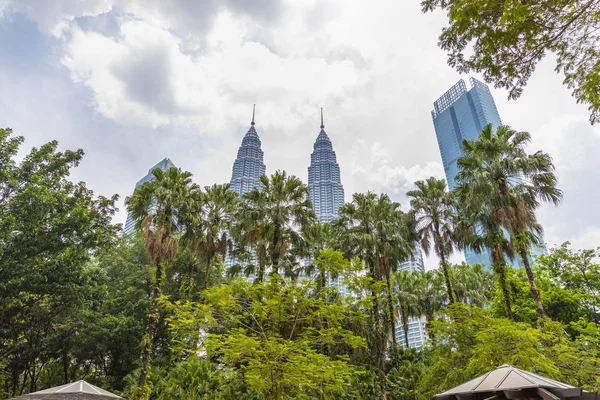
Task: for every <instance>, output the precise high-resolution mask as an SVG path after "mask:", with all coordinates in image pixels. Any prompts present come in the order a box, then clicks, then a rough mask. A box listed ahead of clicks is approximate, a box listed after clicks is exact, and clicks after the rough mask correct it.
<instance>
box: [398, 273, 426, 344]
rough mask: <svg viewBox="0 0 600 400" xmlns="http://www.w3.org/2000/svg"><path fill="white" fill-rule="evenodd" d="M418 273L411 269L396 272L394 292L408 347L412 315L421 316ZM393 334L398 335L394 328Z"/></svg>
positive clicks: (405, 342)
mask: <svg viewBox="0 0 600 400" xmlns="http://www.w3.org/2000/svg"><path fill="white" fill-rule="evenodd" d="M417 279H418V274H417V273H416V272H410V271H398V272H397V273H395V274H394V278H393V280H394V293H395V299H396V301H395V304H396V308H397V310H398V314H399V315H400V320H401V322H402V330H403V331H404V344H405V347H406V348H407V349H408V347H409V346H408V328H409V326H408V324H409V321H410V318H411V317H416V316H419V315H420V313H419V309H418V306H417V297H416V295H415V292H416V286H417V284H418V282H417ZM392 335H394V336H396V333H395V331H394V330H392Z"/></svg>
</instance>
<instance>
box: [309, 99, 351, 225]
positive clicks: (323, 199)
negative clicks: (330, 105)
mask: <svg viewBox="0 0 600 400" xmlns="http://www.w3.org/2000/svg"><path fill="white" fill-rule="evenodd" d="M313 149H314V150H313V152H312V154H311V155H310V166H309V167H308V192H309V199H310V201H311V203H312V205H313V209H314V210H315V214H316V215H317V218H318V219H319V221H321V222H323V223H324V222H331V221H333V220H335V219H336V218H337V215H338V210H339V208H340V207H341V206H343V205H344V187H343V186H342V182H341V179H340V166H339V164H338V163H337V159H336V156H335V151H333V145H332V144H331V140H329V137H328V136H327V133H325V125H323V109H321V131H320V132H319V135H318V136H317V140H316V141H315V144H314V147H313Z"/></svg>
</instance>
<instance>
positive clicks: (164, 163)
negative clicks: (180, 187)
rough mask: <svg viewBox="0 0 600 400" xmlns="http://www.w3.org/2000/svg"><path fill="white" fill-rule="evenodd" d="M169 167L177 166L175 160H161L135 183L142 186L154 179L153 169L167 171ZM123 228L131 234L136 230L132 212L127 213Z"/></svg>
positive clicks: (136, 185)
mask: <svg viewBox="0 0 600 400" xmlns="http://www.w3.org/2000/svg"><path fill="white" fill-rule="evenodd" d="M169 168H176V167H175V164H173V162H172V161H171V160H169V159H168V158H165V159H163V160H161V161H160V162H159V163H158V164H156V165H155V166H154V167H152V168H150V169H149V170H148V173H147V174H146V176H144V177H143V178H142V179H140V180H139V181H138V182H137V183H136V184H135V188H136V189H137V187H138V186H141V185H143V184H144V183H146V182H150V181H152V180H154V175H153V174H152V171H154V170H155V169H161V170H163V171H166V170H168V169H169ZM134 190H135V189H134ZM123 230H124V231H125V233H126V234H129V233H132V232H133V231H135V221H134V220H133V218H132V216H131V213H127V219H126V220H125V228H124V229H123Z"/></svg>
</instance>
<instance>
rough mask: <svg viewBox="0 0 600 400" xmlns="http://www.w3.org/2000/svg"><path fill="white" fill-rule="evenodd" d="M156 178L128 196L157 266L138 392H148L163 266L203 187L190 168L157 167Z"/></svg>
mask: <svg viewBox="0 0 600 400" xmlns="http://www.w3.org/2000/svg"><path fill="white" fill-rule="evenodd" d="M152 174H153V176H154V179H153V180H151V181H150V182H146V183H144V184H143V185H141V186H139V187H138V188H136V190H135V192H134V193H133V195H132V196H130V197H128V198H126V199H125V205H126V206H127V209H128V211H129V212H130V213H131V215H132V217H133V219H134V221H136V229H138V230H139V231H141V233H142V235H143V240H144V244H145V246H146V249H147V250H148V253H149V255H150V260H151V262H152V264H153V265H154V267H155V271H154V277H153V282H152V295H151V302H150V310H149V314H148V323H147V326H146V333H145V335H144V338H143V339H142V346H141V348H142V349H141V370H140V378H139V382H138V390H137V393H138V396H141V398H143V397H144V396H145V391H146V390H147V387H146V377H147V375H148V367H149V362H150V357H151V353H152V347H153V334H154V328H155V326H156V323H157V321H158V318H159V314H158V298H159V297H160V295H161V285H162V279H163V274H164V270H165V269H166V268H167V267H168V265H169V264H170V263H171V262H172V261H173V258H174V257H175V255H176V253H177V247H178V238H177V236H178V235H179V234H180V228H179V226H180V225H179V221H182V220H183V219H185V218H186V215H187V213H188V212H189V208H188V205H189V204H190V201H192V200H191V199H193V198H194V197H195V196H197V193H198V192H199V191H200V188H199V187H198V186H197V185H196V184H193V183H192V180H191V176H192V174H191V173H189V172H182V171H181V170H180V169H177V168H171V169H169V170H167V171H162V170H160V169H155V170H154V171H152Z"/></svg>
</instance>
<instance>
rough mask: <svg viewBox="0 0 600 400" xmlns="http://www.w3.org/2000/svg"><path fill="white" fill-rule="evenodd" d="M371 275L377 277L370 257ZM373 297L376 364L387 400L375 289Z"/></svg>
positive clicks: (382, 347) (383, 352) (383, 342)
mask: <svg viewBox="0 0 600 400" xmlns="http://www.w3.org/2000/svg"><path fill="white" fill-rule="evenodd" d="M369 273H370V274H371V277H373V278H374V277H375V265H374V263H373V260H372V259H371V258H370V257H369ZM371 296H373V325H374V328H375V329H374V337H375V340H374V341H375V363H376V364H377V365H376V367H377V376H378V378H379V389H380V391H381V400H387V382H386V379H385V342H386V341H385V338H384V336H383V335H384V334H383V330H382V327H381V316H380V313H379V298H378V296H377V293H375V289H372V290H371Z"/></svg>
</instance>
